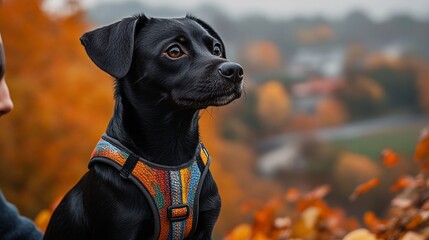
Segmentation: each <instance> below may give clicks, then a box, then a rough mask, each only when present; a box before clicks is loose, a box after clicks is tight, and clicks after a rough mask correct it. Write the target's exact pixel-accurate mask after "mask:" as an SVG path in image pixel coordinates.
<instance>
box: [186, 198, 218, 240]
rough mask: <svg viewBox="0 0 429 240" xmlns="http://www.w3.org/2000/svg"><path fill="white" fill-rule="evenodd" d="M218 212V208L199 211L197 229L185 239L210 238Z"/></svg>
mask: <svg viewBox="0 0 429 240" xmlns="http://www.w3.org/2000/svg"><path fill="white" fill-rule="evenodd" d="M219 203H220V202H219ZM219 212H220V208H219V209H213V210H209V211H204V212H200V215H199V216H198V226H197V229H196V230H195V233H194V234H193V235H192V236H191V237H189V238H187V239H212V234H213V228H214V226H215V223H216V219H217V218H218V216H219Z"/></svg>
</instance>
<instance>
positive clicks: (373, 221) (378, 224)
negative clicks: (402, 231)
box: [363, 212, 387, 232]
mask: <svg viewBox="0 0 429 240" xmlns="http://www.w3.org/2000/svg"><path fill="white" fill-rule="evenodd" d="M363 221H364V223H365V225H366V226H367V227H368V228H369V229H370V230H371V231H372V232H380V231H383V230H385V229H386V224H387V222H386V221H383V220H380V219H379V218H377V216H375V214H374V213H373V212H366V213H365V214H364V215H363Z"/></svg>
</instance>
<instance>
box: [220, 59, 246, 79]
mask: <svg viewBox="0 0 429 240" xmlns="http://www.w3.org/2000/svg"><path fill="white" fill-rule="evenodd" d="M219 72H220V74H221V75H222V76H223V77H225V78H226V79H228V80H230V81H232V82H240V81H241V80H243V68H242V67H241V66H240V64H238V63H233V62H226V63H222V64H221V65H220V66H219Z"/></svg>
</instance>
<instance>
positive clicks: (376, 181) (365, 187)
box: [350, 178, 380, 201]
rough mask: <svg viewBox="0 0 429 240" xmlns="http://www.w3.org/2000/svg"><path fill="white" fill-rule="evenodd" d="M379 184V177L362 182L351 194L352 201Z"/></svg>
mask: <svg viewBox="0 0 429 240" xmlns="http://www.w3.org/2000/svg"><path fill="white" fill-rule="evenodd" d="M379 184H380V179H378V178H373V179H371V180H369V181H367V182H366V183H362V184H360V185H359V186H357V187H356V188H355V190H354V191H353V193H352V195H350V200H352V201H353V200H356V198H358V197H359V196H360V195H362V194H364V193H366V192H368V191H369V190H371V189H373V188H374V187H376V186H377V185H379Z"/></svg>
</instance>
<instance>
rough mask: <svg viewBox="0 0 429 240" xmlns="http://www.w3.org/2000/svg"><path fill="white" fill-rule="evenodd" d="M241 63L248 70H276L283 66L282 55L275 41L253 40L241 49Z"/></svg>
mask: <svg viewBox="0 0 429 240" xmlns="http://www.w3.org/2000/svg"><path fill="white" fill-rule="evenodd" d="M240 63H242V64H243V66H244V68H245V69H246V72H268V71H276V70H279V69H280V68H281V66H282V56H281V55H280V50H279V48H278V46H277V45H276V44H275V43H274V42H271V41H259V42H252V43H249V44H247V45H245V46H244V47H243V48H242V49H241V50H240Z"/></svg>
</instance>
